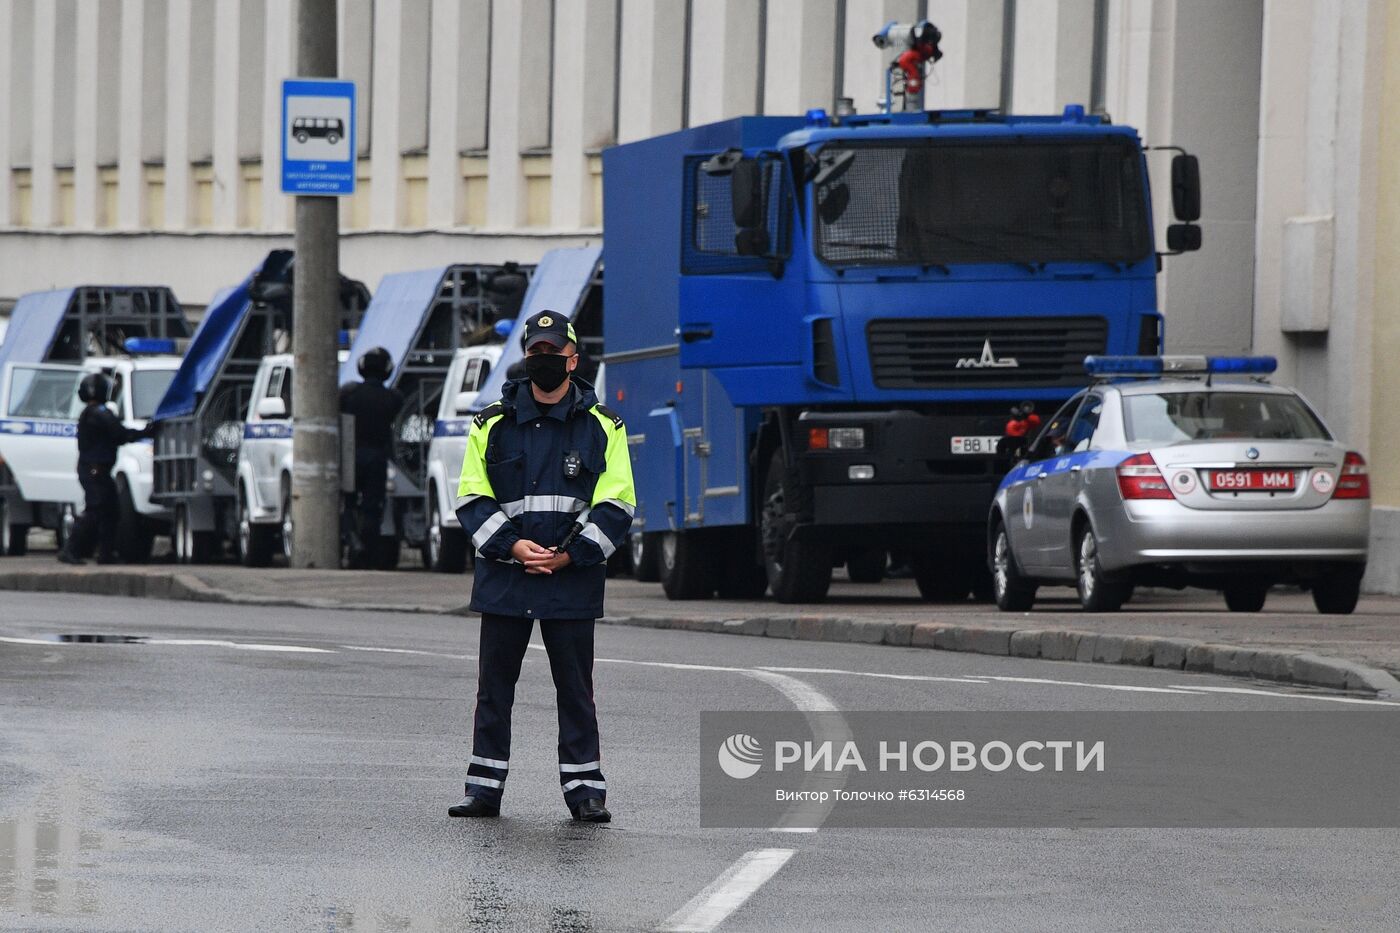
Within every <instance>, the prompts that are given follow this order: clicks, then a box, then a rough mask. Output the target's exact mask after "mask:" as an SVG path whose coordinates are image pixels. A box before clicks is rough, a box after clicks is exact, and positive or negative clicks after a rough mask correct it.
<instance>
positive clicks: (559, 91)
mask: <svg viewBox="0 0 1400 933" xmlns="http://www.w3.org/2000/svg"><path fill="white" fill-rule="evenodd" d="M1397 6H1400V0H1341V2H1338V0H1228V2H1226V0H340V2H339V3H338V24H337V26H338V30H339V51H340V71H341V74H342V76H344V77H346V78H350V79H353V80H355V81H356V82H357V85H358V89H359V110H358V113H357V118H358V120H359V139H358V142H359V149H360V151H359V156H360V160H361V162H360V168H359V173H358V190H357V192H356V194H355V195H354V196H353V197H351V198H346V199H344V200H343V201H342V204H341V224H342V232H343V236H344V239H343V243H342V261H343V262H344V265H345V270H344V271H345V272H346V273H347V274H350V275H353V276H356V277H358V278H361V279H364V280H365V281H366V282H367V283H368V284H369V285H370V286H371V288H373V287H374V286H375V285H376V284H377V283H378V281H379V278H380V277H381V276H382V275H384V274H385V273H387V272H392V271H398V270H402V269H407V268H414V267H420V266H426V265H430V264H434V263H446V262H459V261H483V262H491V261H500V260H506V259H516V260H521V261H532V260H535V259H537V258H538V257H539V256H540V255H542V254H543V253H544V252H545V251H546V250H548V249H550V248H552V247H554V246H561V245H577V244H582V243H587V242H597V241H598V240H600V239H601V237H602V235H603V231H602V230H601V227H600V224H601V199H602V178H601V161H600V158H599V153H600V151H601V150H602V149H604V148H606V147H607V146H609V145H612V144H614V143H616V142H619V141H621V142H626V141H629V140H635V139H640V138H644V137H647V136H651V135H655V134H658V133H665V132H670V131H672V130H675V129H678V128H681V127H684V126H691V125H696V124H699V123H704V122H708V121H711V120H719V119H724V118H727V117H732V116H737V115H740V114H745V113H769V114H777V113H801V112H803V111H805V110H807V109H809V108H813V107H827V108H829V107H831V106H832V105H833V102H834V101H835V99H836V98H838V97H843V96H844V97H850V98H851V99H852V100H853V101H854V103H855V106H856V107H857V109H858V110H861V111H870V110H872V109H875V107H876V100H877V98H878V97H879V95H880V93H881V90H882V71H881V69H882V61H883V58H882V55H881V53H880V52H878V51H877V50H876V49H875V47H874V45H873V44H872V43H871V36H872V35H873V34H874V33H875V32H876V31H877V30H878V29H879V28H880V27H881V26H883V25H884V24H885V23H886V22H888V21H890V20H899V21H908V20H912V19H915V18H918V17H920V16H926V17H928V18H929V19H932V20H933V21H934V22H935V23H937V24H938V25H939V26H940V28H942V30H943V33H944V42H943V49H944V52H945V53H946V57H945V58H944V59H943V61H942V62H940V63H939V64H938V65H937V66H936V67H935V69H934V70H933V73H932V75H931V78H930V81H929V86H928V91H927V105H928V106H929V107H930V108H960V107H979V108H980V107H1000V108H1002V109H1007V110H1012V111H1016V112H1022V113H1030V112H1057V111H1059V110H1060V109H1061V108H1063V107H1064V106H1065V105H1066V104H1069V103H1082V104H1084V105H1085V106H1086V107H1087V108H1089V109H1091V110H1094V111H1098V112H1102V113H1106V114H1109V115H1111V117H1112V118H1113V119H1114V120H1115V121H1117V122H1121V123H1128V124H1130V125H1132V126H1135V127H1137V128H1138V129H1139V131H1140V132H1141V133H1142V135H1143V137H1144V139H1145V141H1146V142H1147V143H1149V144H1150V145H1154V146H1165V145H1179V146H1184V147H1186V148H1188V149H1190V150H1191V151H1193V152H1196V153H1197V154H1198V155H1199V156H1200V158H1201V164H1202V171H1203V175H1204V191H1205V197H1204V205H1203V206H1204V215H1203V218H1202V227H1203V230H1204V235H1205V244H1206V245H1205V249H1203V250H1202V251H1201V252H1200V253H1197V254H1194V255H1191V256H1187V257H1182V258H1179V259H1167V260H1166V262H1165V268H1164V273H1163V276H1162V279H1161V286H1160V300H1161V306H1162V308H1163V311H1164V313H1165V315H1166V319H1167V330H1166V341H1167V346H1168V348H1169V350H1172V351H1176V352H1191V351H1215V352H1241V351H1246V350H1250V349H1254V350H1258V351H1261V352H1270V353H1274V354H1276V355H1278V356H1279V358H1280V360H1281V372H1280V378H1281V380H1282V381H1289V382H1295V383H1297V384H1299V385H1300V386H1301V387H1302V388H1303V389H1304V391H1305V392H1306V393H1307V394H1308V395H1309V396H1310V397H1311V398H1312V399H1313V400H1314V401H1315V402H1316V403H1317V404H1318V406H1319V407H1320V408H1321V409H1322V410H1323V412H1324V413H1325V415H1326V416H1327V417H1328V419H1329V420H1330V421H1331V422H1332V423H1333V424H1335V425H1336V426H1337V427H1338V429H1339V430H1340V431H1341V432H1343V433H1344V434H1345V435H1346V436H1347V437H1348V438H1352V439H1354V442H1355V444H1356V445H1357V446H1358V447H1360V448H1361V449H1363V451H1364V452H1368V453H1370V454H1371V456H1372V460H1373V462H1374V466H1375V469H1374V472H1375V474H1376V476H1375V480H1376V482H1375V485H1376V496H1377V505H1378V506H1381V507H1382V508H1381V509H1380V511H1379V512H1378V515H1379V518H1378V522H1377V527H1378V534H1380V535H1381V537H1382V538H1383V539H1384V541H1383V542H1382V544H1383V545H1384V546H1385V547H1387V548H1390V550H1391V551H1393V552H1394V554H1395V555H1396V556H1395V557H1387V558H1386V559H1385V566H1386V567H1388V568H1391V569H1390V570H1389V571H1387V572H1388V574H1389V576H1385V575H1383V574H1381V573H1380V566H1379V564H1378V565H1377V567H1376V568H1374V570H1373V579H1375V580H1376V581H1383V583H1382V582H1378V584H1377V585H1385V586H1387V587H1389V588H1392V589H1396V590H1400V519H1397V520H1396V522H1395V523H1394V524H1395V527H1393V528H1392V527H1391V512H1390V511H1388V510H1389V509H1391V508H1392V507H1395V508H1397V509H1400V470H1394V469H1391V468H1390V463H1391V462H1393V461H1394V459H1395V458H1394V457H1392V456H1390V455H1391V454H1392V453H1397V454H1400V434H1398V433H1397V432H1395V431H1393V430H1391V429H1390V427H1389V425H1388V423H1387V420H1386V417H1384V416H1383V415H1382V414H1378V412H1380V413H1385V412H1386V408H1385V405H1384V401H1385V400H1388V399H1389V398H1392V397H1396V396H1397V390H1400V385H1393V384H1392V383H1393V382H1395V381H1396V380H1397V379H1400V367H1396V366H1394V365H1392V364H1390V359H1391V358H1392V357H1391V356H1386V357H1381V355H1380V354H1382V353H1389V351H1391V350H1400V323H1397V321H1396V319H1395V312H1394V310H1393V304H1394V302H1395V301H1396V299H1397V297H1398V296H1400V278H1397V276H1400V272H1397V270H1400V256H1396V255H1392V254H1393V253H1395V252H1396V251H1397V249H1400V247H1397V246H1396V245H1395V244H1396V243H1397V242H1398V240H1397V236H1396V234H1397V233H1400V181H1397V180H1396V178H1394V177H1392V174H1393V172H1394V171H1395V170H1394V169H1392V168H1391V167H1390V166H1391V165H1393V164H1396V160H1395V159H1393V158H1391V159H1387V158H1385V157H1384V153H1385V152H1387V151H1390V150H1391V149H1393V146H1394V144H1395V143H1396V142H1400V130H1398V129H1397V126H1400V78H1397V77H1396V74H1400V65H1397V55H1400V42H1398V41H1397V32H1398V31H1400V10H1397ZM295 21H296V17H295V0H0V49H3V52H4V54H0V153H3V157H2V158H0V305H3V304H5V303H7V302H8V301H10V300H13V299H14V298H15V297H17V296H18V295H20V294H22V293H24V292H27V291H32V290H36V289H43V288H49V287H54V286H61V285H66V284H74V283H77V282H79V281H103V282H152V283H164V284H169V285H171V286H172V287H173V288H174V289H175V291H176V293H177V295H178V296H179V297H180V299H181V300H182V301H184V302H187V303H188V304H190V305H192V306H196V307H197V306H200V305H202V304H203V303H205V302H206V301H207V300H208V298H209V296H210V295H211V294H212V293H213V292H214V291H215V290H216V289H217V288H219V287H221V286H223V285H226V284H228V283H230V282H232V281H235V280H237V279H238V278H240V277H241V276H243V275H244V274H246V272H247V270H248V269H249V268H250V267H251V266H252V265H253V263H254V262H256V261H257V260H258V258H260V257H261V256H262V255H263V253H265V251H266V250H268V249H269V248H273V247H277V246H285V245H289V244H290V239H291V237H290V233H291V219H292V212H291V202H290V199H288V198H286V197H284V196H283V195H282V194H281V193H280V192H279V191H278V190H277V188H278V186H277V180H278V174H279V167H278V165H277V159H278V153H279V150H280V147H279V141H278V138H277V134H278V133H279V131H280V128H279V121H280V110H279V105H280V96H279V88H280V82H281V80H282V79H283V78H284V77H289V76H292V75H294V74H295V70H296V69H295V62H294V61H293V56H294V49H295V41H294V40H295V37H294V36H293V35H292V29H293V25H294V23H295ZM1392 114H1394V115H1395V116H1392ZM1149 158H1150V161H1151V163H1152V167H1153V177H1154V179H1155V180H1156V182H1157V189H1158V191H1159V196H1158V203H1157V205H1156V215H1157V223H1158V226H1159V240H1160V234H1161V230H1162V229H1163V228H1164V227H1165V224H1166V223H1167V222H1168V221H1169V219H1170V218H1169V210H1168V208H1167V205H1166V204H1165V202H1164V198H1163V197H1162V194H1163V193H1164V192H1165V189H1166V187H1167V186H1166V167H1167V164H1168V160H1169V159H1170V154H1169V153H1165V152H1163V153H1153V154H1152V155H1150V157H1149ZM1395 514H1397V515H1400V512H1397V513H1395ZM1391 541H1393V545H1392V544H1388V543H1385V542H1391ZM1387 553H1389V552H1387Z"/></svg>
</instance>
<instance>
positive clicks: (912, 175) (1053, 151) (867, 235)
mask: <svg viewBox="0 0 1400 933" xmlns="http://www.w3.org/2000/svg"><path fill="white" fill-rule="evenodd" d="M847 151H850V152H853V153H854V158H853V159H852V160H851V163H850V166H849V168H848V169H847V170H846V171H845V172H844V173H842V174H840V175H839V177H837V178H835V179H833V180H832V181H831V182H830V183H829V184H826V185H821V186H818V188H817V190H816V200H817V211H816V214H817V217H818V218H819V220H818V225H817V237H816V243H817V250H818V255H819V256H820V257H821V259H822V260H823V261H825V262H827V263H829V264H831V265H838V266H848V265H894V264H902V265H909V264H918V265H951V264H954V263H993V262H1012V263H1043V262H1065V261H1084V262H1114V263H1117V262H1136V261H1137V260H1140V259H1143V258H1145V257H1146V256H1148V255H1149V254H1150V252H1151V249H1152V240H1151V234H1150V231H1149V230H1148V223H1147V192H1146V185H1145V184H1144V181H1143V178H1142V170H1141V156H1140V154H1139V153H1138V150H1137V148H1136V147H1135V146H1134V145H1133V144H1132V143H1131V142H1130V141H1128V140H1126V139H1122V138H1109V139H1097V140H1090V141H1082V140H1075V141H1057V142H1025V141H1021V140H1018V141H1015V142H1010V141H1008V142H1000V141H997V142H982V141H979V142H966V141H960V142H956V143H949V142H942V141H932V140H931V141H920V142H917V143H915V142H910V141H908V140H904V141H900V142H898V143H860V144H855V143H851V144H838V145H834V146H827V147H826V148H825V149H823V151H822V155H823V157H824V158H825V157H827V156H836V157H840V156H841V155H842V154H844V153H845V152H847ZM842 189H845V190H842Z"/></svg>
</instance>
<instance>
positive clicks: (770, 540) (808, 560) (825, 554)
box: [759, 450, 831, 603]
mask: <svg viewBox="0 0 1400 933" xmlns="http://www.w3.org/2000/svg"><path fill="white" fill-rule="evenodd" d="M797 501H798V496H797V491H796V490H794V489H791V488H789V481H788V478H787V466H786V465H785V464H784V462H783V455H782V453H781V452H780V451H776V450H775V451H773V457H772V459H770V460H769V461H768V474H767V476H765V477H764V480H763V512H762V514H761V515H760V516H759V532H760V534H761V535H762V536H763V565H764V570H765V571H766V572H767V575H768V586H769V588H770V589H771V590H772V591H773V598H774V599H776V600H777V601H778V602H780V603H816V602H821V601H822V600H824V599H826V591H827V589H829V588H830V586H831V546H830V545H829V544H828V543H827V542H825V541H822V540H819V539H816V538H806V539H804V538H802V537H800V536H798V535H797V534H795V533H794V532H795V531H796V527H797V513H796V511H795V510H794V506H796V504H797Z"/></svg>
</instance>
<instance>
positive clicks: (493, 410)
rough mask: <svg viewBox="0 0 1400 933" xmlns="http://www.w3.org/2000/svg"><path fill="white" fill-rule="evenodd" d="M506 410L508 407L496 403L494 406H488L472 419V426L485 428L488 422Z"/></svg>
mask: <svg viewBox="0 0 1400 933" xmlns="http://www.w3.org/2000/svg"><path fill="white" fill-rule="evenodd" d="M505 410H506V407H505V406H504V405H502V404H501V403H500V402H495V403H493V404H490V405H487V406H486V407H485V408H483V409H482V410H481V411H479V412H477V413H476V417H475V418H473V419H472V424H474V425H476V426H477V427H478V428H480V427H485V425H486V422H488V421H490V420H491V419H492V418H494V417H496V416H497V415H499V414H501V413H502V412H504V411H505Z"/></svg>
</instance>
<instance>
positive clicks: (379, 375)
mask: <svg viewBox="0 0 1400 933" xmlns="http://www.w3.org/2000/svg"><path fill="white" fill-rule="evenodd" d="M359 368H360V375H361V376H363V377H365V378H366V379H388V378H389V373H390V372H391V371H393V368H394V358H393V357H391V356H390V355H389V351H388V350H386V349H384V348H383V347H372V348H370V349H368V350H366V351H365V353H364V355H363V356H361V357H360V363H359Z"/></svg>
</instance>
